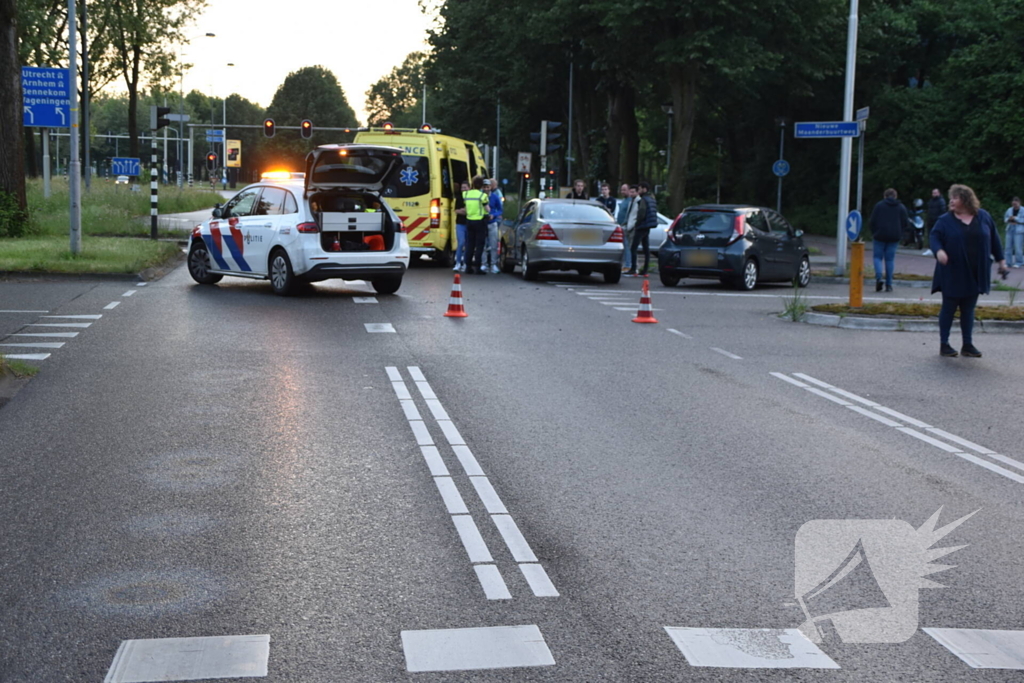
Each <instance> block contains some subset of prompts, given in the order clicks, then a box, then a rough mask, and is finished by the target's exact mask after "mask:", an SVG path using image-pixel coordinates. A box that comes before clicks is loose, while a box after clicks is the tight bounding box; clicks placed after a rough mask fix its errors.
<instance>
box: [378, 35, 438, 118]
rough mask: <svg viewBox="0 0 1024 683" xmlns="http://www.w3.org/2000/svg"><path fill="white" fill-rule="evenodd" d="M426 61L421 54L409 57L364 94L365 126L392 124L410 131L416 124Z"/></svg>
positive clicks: (416, 53)
mask: <svg viewBox="0 0 1024 683" xmlns="http://www.w3.org/2000/svg"><path fill="white" fill-rule="evenodd" d="M426 57H427V55H426V53H423V52H412V53H410V54H409V56H408V57H406V58H405V61H404V62H402V65H401V66H396V67H395V68H394V69H392V70H391V73H390V74H388V75H387V76H384V77H383V78H381V79H380V80H379V81H377V82H376V83H374V84H373V85H372V86H371V87H370V89H369V90H367V91H366V112H367V121H366V123H367V125H370V126H377V125H380V124H382V123H384V122H385V121H391V122H392V123H394V124H395V125H396V126H397V127H399V128H411V127H414V126H416V125H418V124H419V122H420V118H421V115H420V113H419V111H417V110H418V109H419V106H420V105H421V97H422V94H421V93H422V91H423V82H424V81H423V77H424V70H425V62H426Z"/></svg>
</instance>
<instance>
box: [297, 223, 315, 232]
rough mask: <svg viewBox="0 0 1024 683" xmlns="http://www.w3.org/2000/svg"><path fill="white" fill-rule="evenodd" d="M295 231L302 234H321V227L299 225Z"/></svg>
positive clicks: (312, 224) (311, 224) (306, 224)
mask: <svg viewBox="0 0 1024 683" xmlns="http://www.w3.org/2000/svg"><path fill="white" fill-rule="evenodd" d="M295 229H296V230H298V231H299V232H302V233H312V232H320V226H319V225H317V224H316V223H299V224H298V225H296V226H295Z"/></svg>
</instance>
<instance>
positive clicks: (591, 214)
mask: <svg viewBox="0 0 1024 683" xmlns="http://www.w3.org/2000/svg"><path fill="white" fill-rule="evenodd" d="M540 217H541V218H543V219H544V220H556V221H557V220H567V221H586V222H588V223H610V222H611V221H612V217H611V216H610V215H609V214H608V212H607V211H606V210H605V208H604V207H603V206H601V205H600V204H543V205H541V208H540Z"/></svg>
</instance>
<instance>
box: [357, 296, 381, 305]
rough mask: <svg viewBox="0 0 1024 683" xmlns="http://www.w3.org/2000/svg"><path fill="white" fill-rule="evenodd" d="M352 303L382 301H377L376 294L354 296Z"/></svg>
mask: <svg viewBox="0 0 1024 683" xmlns="http://www.w3.org/2000/svg"><path fill="white" fill-rule="evenodd" d="M352 303H354V304H376V303H380V302H379V301H377V297H375V296H354V297H352Z"/></svg>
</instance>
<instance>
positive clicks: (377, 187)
mask: <svg viewBox="0 0 1024 683" xmlns="http://www.w3.org/2000/svg"><path fill="white" fill-rule="evenodd" d="M401 166H402V151H401V150H400V149H397V148H395V147H384V146H379V145H323V146H321V147H317V148H316V149H315V150H313V151H312V152H310V153H309V155H308V156H307V157H306V174H305V178H303V179H301V180H300V179H293V178H290V179H286V180H269V179H268V180H264V181H263V182H259V183H256V184H254V185H249V186H248V187H246V188H244V189H243V190H242V191H241V192H239V193H238V194H236V195H235V196H234V197H233V198H232V199H231V200H230V201H228V202H227V203H226V204H225V205H224V206H219V205H218V207H217V208H215V209H214V210H213V218H212V219H211V220H209V221H206V222H205V223H203V224H202V225H197V226H196V227H195V229H193V231H192V237H191V239H190V240H189V251H188V271H189V274H190V275H191V276H192V279H194V280H195V281H196V282H198V283H200V284H204V285H211V284H214V283H216V282H219V281H220V280H221V279H222V278H223V276H225V275H234V276H237V277H245V278H251V279H256V280H270V285H271V287H273V289H274V292H275V293H277V294H281V295H287V294H289V293H290V292H291V291H292V289H293V288H294V286H295V283H296V282H298V281H300V280H301V281H304V282H318V281H321V280H327V279H329V278H341V279H345V280H367V281H369V282H370V284H371V285H373V288H374V289H375V290H376V291H377V292H379V293H381V294H393V293H394V292H396V291H398V288H399V287H400V286H401V284H402V276H403V275H404V274H405V271H406V268H408V265H409V242H408V240H407V238H406V235H405V230H404V227H403V226H402V222H401V220H400V219H399V218H398V215H397V214H396V213H395V212H394V211H392V210H391V208H390V207H389V206H388V205H387V204H386V203H385V202H384V201H383V200H382V199H381V191H382V190H383V188H384V187H386V186H387V183H388V179H389V178H390V176H391V175H392V173H395V172H396V171H397V170H398V169H399V168H401Z"/></svg>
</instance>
